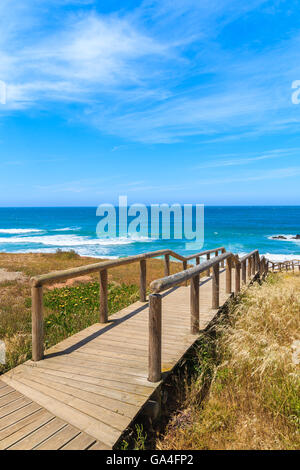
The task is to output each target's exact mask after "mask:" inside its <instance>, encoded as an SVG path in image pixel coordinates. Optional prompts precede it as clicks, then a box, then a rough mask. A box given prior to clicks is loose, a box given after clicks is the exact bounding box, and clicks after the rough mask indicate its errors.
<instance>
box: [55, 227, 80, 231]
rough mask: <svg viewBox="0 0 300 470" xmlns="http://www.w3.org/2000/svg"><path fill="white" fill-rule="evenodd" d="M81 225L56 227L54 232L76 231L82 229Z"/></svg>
mask: <svg viewBox="0 0 300 470" xmlns="http://www.w3.org/2000/svg"><path fill="white" fill-rule="evenodd" d="M80 229H81V227H65V228H55V229H53V230H52V232H74V231H75V230H80Z"/></svg>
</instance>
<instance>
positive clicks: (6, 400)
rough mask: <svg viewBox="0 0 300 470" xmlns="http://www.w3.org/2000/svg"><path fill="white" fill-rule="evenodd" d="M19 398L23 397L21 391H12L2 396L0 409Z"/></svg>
mask: <svg viewBox="0 0 300 470" xmlns="http://www.w3.org/2000/svg"><path fill="white" fill-rule="evenodd" d="M18 398H22V395H21V394H20V393H19V392H10V393H8V394H7V395H4V397H2V398H0V409H1V407H2V406H6V405H8V404H9V403H11V402H12V401H15V400H18Z"/></svg>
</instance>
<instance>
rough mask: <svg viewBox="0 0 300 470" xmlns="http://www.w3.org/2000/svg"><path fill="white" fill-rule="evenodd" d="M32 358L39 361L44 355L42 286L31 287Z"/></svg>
mask: <svg viewBox="0 0 300 470" xmlns="http://www.w3.org/2000/svg"><path fill="white" fill-rule="evenodd" d="M31 296H32V360H33V361H40V360H41V359H43V356H44V314H43V287H35V286H34V287H32V289H31Z"/></svg>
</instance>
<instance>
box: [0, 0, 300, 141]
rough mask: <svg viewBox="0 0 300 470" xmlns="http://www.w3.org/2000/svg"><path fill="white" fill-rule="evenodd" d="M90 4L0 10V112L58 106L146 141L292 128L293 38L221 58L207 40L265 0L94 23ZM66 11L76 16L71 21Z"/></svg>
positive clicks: (166, 1) (176, 4) (168, 5)
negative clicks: (0, 83) (3, 90)
mask: <svg viewBox="0 0 300 470" xmlns="http://www.w3.org/2000/svg"><path fill="white" fill-rule="evenodd" d="M94 3H95V2H93V1H89V0H86V1H85V0H73V1H72V0H55V1H52V2H49V1H46V0H40V1H37V0H27V2H19V1H18V0H11V1H9V0H2V1H1V5H0V79H1V80H4V81H5V82H6V83H7V105H6V106H5V107H2V108H1V112H6V111H17V110H20V111H23V110H26V109H28V108H32V107H34V108H35V109H37V110H38V109H45V108H47V106H49V107H52V106H55V105H61V104H62V105H63V106H61V107H60V109H59V112H61V113H63V114H64V115H65V117H66V118H68V117H69V113H70V110H69V108H68V104H69V103H77V104H79V105H80V107H79V110H78V111H77V115H75V114H74V110H73V109H72V118H75V119H81V120H84V121H86V122H88V123H90V124H91V125H94V126H96V127H98V128H99V129H100V130H101V132H106V133H110V134H114V135H118V136H121V137H123V138H124V139H126V140H133V141H139V142H149V143H159V142H164V143H173V142H178V141H182V140H184V139H185V138H187V137H190V136H200V138H202V139H204V138H205V139H206V142H209V141H211V142H214V141H218V140H224V139H236V138H240V137H241V136H246V137H247V136H253V135H257V134H259V133H263V132H264V133H270V132H274V131H275V130H276V131H277V132H281V131H283V132H290V131H295V130H298V129H299V126H300V110H299V108H297V107H295V106H294V107H292V105H291V101H290V83H291V81H292V80H294V79H296V78H298V75H297V74H299V76H300V66H299V65H298V64H297V62H295V60H294V58H295V57H297V53H298V48H299V42H300V40H299V38H298V37H291V38H289V39H287V40H286V41H285V42H284V43H282V44H280V45H277V46H276V47H274V48H270V49H269V50H268V49H266V50H263V51H262V52H261V53H260V54H256V53H252V54H251V52H250V51H249V50H248V49H245V50H243V49H242V47H241V50H240V51H239V53H238V54H237V53H236V52H234V53H230V52H229V50H228V49H227V50H223V49H222V45H221V43H219V42H218V35H219V34H220V33H221V32H222V29H223V28H225V27H226V25H228V24H229V23H231V22H234V21H235V20H237V19H238V18H239V17H241V16H243V15H245V14H246V13H248V12H249V11H251V10H253V9H255V8H256V7H258V6H261V5H263V4H265V3H268V2H266V0H254V1H252V2H248V3H247V2H241V1H240V0H203V1H201V2H200V1H196V0H186V1H184V2H183V1H181V0H159V1H158V0H145V1H143V2H142V4H141V6H140V7H139V8H136V9H135V10H133V11H131V12H126V11H125V10H124V11H122V12H114V13H113V12H112V13H107V14H105V15H104V14H103V15H100V14H99V13H96V9H95V8H94V7H93V4H94ZM70 5H73V6H77V7H78V9H75V10H73V12H72V13H71V14H70V12H69V10H64V7H65V6H70ZM94 6H95V5H94ZM266 71H267V74H266ZM199 77H201V80H200V79H199ZM207 77H208V78H207ZM199 81H200V82H201V85H199ZM185 82H188V83H189V85H188V86H182V83H185Z"/></svg>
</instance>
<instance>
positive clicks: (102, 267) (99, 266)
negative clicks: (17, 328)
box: [30, 247, 226, 361]
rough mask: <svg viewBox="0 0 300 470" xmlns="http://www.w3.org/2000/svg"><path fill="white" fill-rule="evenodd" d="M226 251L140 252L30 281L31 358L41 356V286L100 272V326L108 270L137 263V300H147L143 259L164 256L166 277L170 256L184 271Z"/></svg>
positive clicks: (105, 317) (105, 311) (105, 316)
mask: <svg viewBox="0 0 300 470" xmlns="http://www.w3.org/2000/svg"><path fill="white" fill-rule="evenodd" d="M219 251H221V252H222V253H223V252H225V251H226V250H225V248H224V247H218V248H214V249H213V250H205V251H202V252H199V253H195V254H193V255H190V256H187V257H186V256H182V255H180V254H178V253H175V252H174V251H172V250H169V249H168V250H157V251H150V252H147V253H142V254H140V255H135V256H128V257H127V258H120V259H116V260H108V261H101V262H100V263H93V264H88V265H86V266H79V267H77V268H71V269H65V270H62V271H54V272H51V273H48V274H42V275H39V276H34V277H32V278H31V279H30V283H31V288H32V289H31V290H32V358H33V360H34V361H39V360H40V359H42V358H43V355H44V332H43V321H44V314H43V286H45V285H46V284H49V283H51V282H58V281H66V280H67V279H73V278H76V277H80V276H84V275H87V274H92V273H95V272H98V273H99V277H100V278H99V282H100V312H99V319H100V323H106V322H107V320H108V269H111V268H115V267H117V266H124V265H127V264H131V263H136V262H139V263H140V300H141V302H145V301H146V289H147V272H146V260H147V259H150V258H157V257H161V256H164V257H165V261H164V268H165V275H169V274H170V256H172V257H173V258H175V259H178V260H179V261H182V264H183V269H184V270H185V269H186V268H187V263H188V261H189V260H191V259H194V258H195V259H196V263H198V262H200V257H201V256H205V255H207V254H208V253H214V252H215V253H217V254H218V252H219Z"/></svg>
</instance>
